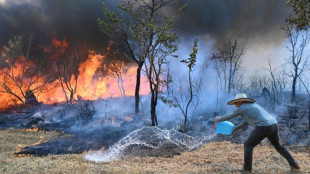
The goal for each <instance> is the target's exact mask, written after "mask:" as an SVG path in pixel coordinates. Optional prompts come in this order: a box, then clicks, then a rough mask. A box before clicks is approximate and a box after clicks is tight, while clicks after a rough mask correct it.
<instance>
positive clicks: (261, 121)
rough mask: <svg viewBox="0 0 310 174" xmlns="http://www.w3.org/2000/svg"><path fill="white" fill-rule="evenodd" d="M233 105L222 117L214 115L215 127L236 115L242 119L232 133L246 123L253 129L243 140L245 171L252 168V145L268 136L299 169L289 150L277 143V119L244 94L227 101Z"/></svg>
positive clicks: (292, 165)
mask: <svg viewBox="0 0 310 174" xmlns="http://www.w3.org/2000/svg"><path fill="white" fill-rule="evenodd" d="M227 104H228V105H235V106H236V107H237V109H236V110H235V111H234V112H232V113H230V114H227V115H224V116H223V117H219V116H216V117H215V127H216V124H217V122H221V121H225V120H229V119H231V118H234V117H236V116H239V115H240V116H242V117H243V119H244V121H243V122H241V123H240V124H239V125H237V126H236V127H235V128H234V131H233V133H234V132H235V131H236V130H238V129H241V128H244V127H246V126H247V125H251V126H253V127H254V128H255V129H254V131H253V132H252V133H251V134H250V136H249V137H248V139H247V140H246V141H245V142H244V166H243V169H244V170H245V171H251V170H252V153H253V149H254V147H255V146H256V145H257V144H259V143H260V142H261V141H262V140H263V139H264V138H266V137H267V138H268V140H269V141H270V142H271V144H272V145H273V147H274V148H275V149H276V150H277V151H278V152H279V153H280V154H281V155H282V156H283V157H284V158H285V159H286V160H287V161H288V163H289V165H290V166H291V168H292V169H300V167H299V165H298V164H297V162H296V161H295V159H294V158H293V156H292V155H291V154H290V152H289V151H288V150H287V149H286V148H285V147H283V146H282V145H281V144H280V143H279V133H278V132H279V128H278V124H277V120H276V119H275V118H274V117H273V116H271V115H270V114H269V113H268V112H267V111H266V110H265V109H263V108H262V107H261V106H259V105H258V104H256V103H255V100H253V99H250V98H247V96H246V94H244V93H241V94H237V95H236V97H235V100H232V101H230V102H228V103H227Z"/></svg>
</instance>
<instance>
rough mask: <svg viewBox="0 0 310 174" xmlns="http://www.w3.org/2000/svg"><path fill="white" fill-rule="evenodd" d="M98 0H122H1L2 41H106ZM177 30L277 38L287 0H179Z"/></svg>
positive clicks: (267, 39) (107, 0)
mask: <svg viewBox="0 0 310 174" xmlns="http://www.w3.org/2000/svg"><path fill="white" fill-rule="evenodd" d="M101 2H104V3H106V4H107V6H108V7H110V8H114V9H115V7H116V5H117V4H118V3H120V2H121V1H120V0H113V1H111V0H92V1H85V0H76V1H69V0H45V1H40V0H10V1H8V0H6V1H5V0H4V1H1V3H0V32H1V35H0V44H3V43H4V42H5V41H7V39H8V37H9V36H10V35H11V34H17V33H25V32H34V33H35V34H36V35H37V36H38V37H40V39H42V40H41V41H42V42H47V41H48V38H49V36H50V34H51V33H56V34H57V35H58V36H60V37H67V39H68V40H71V41H75V42H76V41H81V42H83V41H87V42H88V43H89V44H91V46H93V47H97V46H98V45H101V44H103V43H105V42H107V41H106V40H105V38H103V37H102V36H101V35H100V31H99V29H98V27H97V18H101V17H102V16H103V13H102V6H101ZM182 2H183V3H185V2H187V3H188V8H187V9H186V10H185V11H184V12H183V13H181V16H180V19H181V20H180V25H179V27H178V28H177V31H178V32H179V33H180V34H181V36H182V37H184V36H186V37H195V36H204V37H205V38H209V39H214V40H216V41H217V42H218V43H220V42H222V41H224V40H225V39H227V38H228V37H233V36H235V35H240V36H241V37H242V38H244V39H245V40H246V41H247V42H248V41H255V42H263V43H275V44H277V43H279V42H280V41H281V40H283V37H282V36H281V34H280V33H279V32H277V31H278V30H279V27H280V25H281V24H282V23H283V22H284V21H285V19H286V18H287V16H288V13H289V11H288V7H287V6H286V4H285V3H286V1H285V0H261V1H255V0H248V1H242V0H195V1H188V0H182Z"/></svg>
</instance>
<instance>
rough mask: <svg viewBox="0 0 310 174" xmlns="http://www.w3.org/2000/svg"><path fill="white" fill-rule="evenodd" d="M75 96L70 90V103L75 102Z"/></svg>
mask: <svg viewBox="0 0 310 174" xmlns="http://www.w3.org/2000/svg"><path fill="white" fill-rule="evenodd" d="M73 96H74V93H73V92H70V104H72V102H73Z"/></svg>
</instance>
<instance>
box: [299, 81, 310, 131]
mask: <svg viewBox="0 0 310 174" xmlns="http://www.w3.org/2000/svg"><path fill="white" fill-rule="evenodd" d="M298 78H299V80H300V81H301V83H302V85H303V86H304V88H305V89H306V91H307V94H308V102H309V103H308V120H309V130H310V90H309V89H310V88H309V84H308V85H306V83H305V82H304V81H303V80H302V79H301V78H300V77H299V76H298Z"/></svg>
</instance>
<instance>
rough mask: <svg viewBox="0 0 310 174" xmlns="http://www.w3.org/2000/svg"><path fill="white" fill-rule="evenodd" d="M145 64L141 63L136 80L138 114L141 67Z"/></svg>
mask: <svg viewBox="0 0 310 174" xmlns="http://www.w3.org/2000/svg"><path fill="white" fill-rule="evenodd" d="M142 65H143V64H139V65H138V68H137V80H136V90H135V113H136V115H137V114H138V113H139V100H140V94H139V91H140V77H141V69H142Z"/></svg>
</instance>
